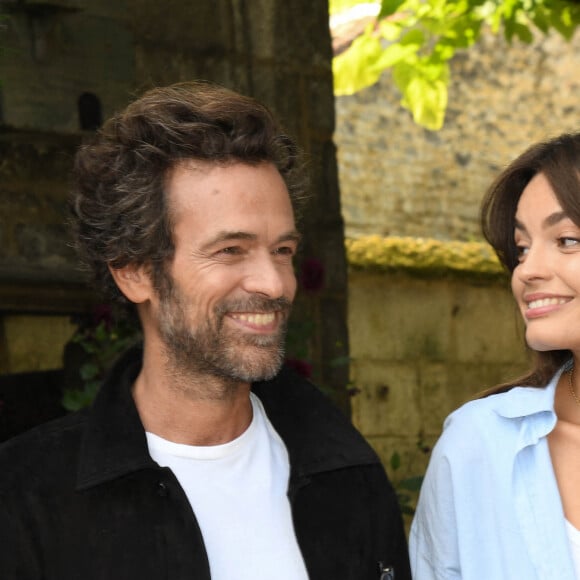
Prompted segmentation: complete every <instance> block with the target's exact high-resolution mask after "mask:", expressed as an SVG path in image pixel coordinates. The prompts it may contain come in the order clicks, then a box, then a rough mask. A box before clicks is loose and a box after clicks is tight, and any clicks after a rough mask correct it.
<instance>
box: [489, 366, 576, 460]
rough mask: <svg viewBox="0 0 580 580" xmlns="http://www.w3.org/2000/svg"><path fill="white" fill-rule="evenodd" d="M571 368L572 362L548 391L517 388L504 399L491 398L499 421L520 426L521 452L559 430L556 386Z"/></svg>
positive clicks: (555, 378)
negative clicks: (555, 400)
mask: <svg viewBox="0 0 580 580" xmlns="http://www.w3.org/2000/svg"><path fill="white" fill-rule="evenodd" d="M569 366H570V362H568V363H566V364H564V365H563V366H562V367H561V368H560V369H559V370H558V371H557V372H556V374H555V375H554V376H553V377H552V380H551V381H550V382H549V383H548V384H547V385H546V386H545V387H529V386H521V387H514V388H513V389H510V390H509V391H508V392H507V393H504V395H503V396H497V397H494V396H492V397H491V398H492V408H493V409H494V411H495V412H496V413H497V414H498V415H499V416H500V417H503V418H505V419H508V420H511V421H517V422H518V425H519V433H520V435H519V438H518V444H517V446H518V448H519V449H523V448H524V447H527V446H528V445H535V444H536V443H537V442H538V441H539V440H540V439H541V438H543V437H546V436H547V435H548V434H549V433H550V432H551V431H552V430H553V429H554V427H555V426H556V421H557V420H558V418H557V416H556V413H555V411H554V397H555V394H556V386H557V385H558V381H559V379H560V376H561V375H562V373H563V372H565V371H566V370H567V369H568V368H569ZM522 419H528V420H526V421H523V420H522Z"/></svg>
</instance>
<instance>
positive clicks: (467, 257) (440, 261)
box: [345, 236, 506, 281]
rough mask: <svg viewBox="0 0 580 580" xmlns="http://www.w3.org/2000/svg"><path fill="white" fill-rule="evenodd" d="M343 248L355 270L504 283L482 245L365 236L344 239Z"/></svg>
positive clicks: (488, 250) (495, 262) (487, 248)
mask: <svg viewBox="0 0 580 580" xmlns="http://www.w3.org/2000/svg"><path fill="white" fill-rule="evenodd" d="M345 244H346V252H347V259H348V263H349V265H350V267H351V268H354V269H356V270H367V271H372V272H404V273H407V274H412V275H414V276H418V277H426V278H433V277H437V278H438V277H441V276H444V277H445V276H454V277H463V278H472V279H481V278H485V279H487V280H490V281H493V280H498V281H500V280H502V281H503V280H505V279H506V272H505V270H504V269H503V267H502V265H501V264H500V262H499V260H498V258H497V256H496V255H495V253H494V251H493V249H492V248H491V246H489V244H486V243H484V242H459V241H441V240H435V239H431V238H412V237H396V236H390V237H381V236H364V237H360V238H356V239H352V238H351V239H347V240H346V241H345Z"/></svg>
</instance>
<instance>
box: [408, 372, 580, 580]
mask: <svg viewBox="0 0 580 580" xmlns="http://www.w3.org/2000/svg"><path fill="white" fill-rule="evenodd" d="M561 373H562V369H560V371H559V372H558V373H557V374H556V376H555V377H554V378H553V379H552V381H551V382H550V383H549V385H548V386H547V387H545V388H531V387H516V388H513V389H511V390H510V391H508V392H507V393H502V394H498V395H493V396H490V397H487V398H485V399H479V400H476V401H471V402H469V403H467V404H465V405H464V406H463V407H461V408H460V409H458V410H457V411H455V412H454V413H452V414H451V415H450V416H449V417H448V418H447V419H446V421H445V425H444V430H443V433H442V435H441V438H440V439H439V441H438V442H437V444H436V446H435V448H434V449H433V455H432V457H431V461H430V463H429V467H428V469H427V473H426V475H425V481H424V482H423V486H422V489H421V495H420V498H419V504H418V506H417V512H416V514H415V518H414V520H413V524H412V526H411V535H410V539H409V549H410V554H411V568H412V570H413V578H414V580H431V579H435V578H436V579H438V580H452V579H457V578H462V579H463V580H486V579H490V580H502V579H505V580H520V579H521V580H535V579H537V580H575V578H576V577H575V574H574V564H573V561H572V556H571V551H570V545H569V541H568V537H567V535H566V527H565V519H564V512H563V509H562V502H561V500H560V494H559V491H558V486H557V483H556V478H555V475H554V470H553V468H552V462H551V459H550V453H549V449H548V440H547V437H546V436H547V435H548V433H550V431H552V429H553V428H554V426H555V425H556V414H555V413H554V394H555V389H556V385H557V383H558V379H559V377H560V375H561ZM579 493H580V490H579Z"/></svg>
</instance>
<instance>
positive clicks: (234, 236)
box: [201, 231, 258, 250]
mask: <svg viewBox="0 0 580 580" xmlns="http://www.w3.org/2000/svg"><path fill="white" fill-rule="evenodd" d="M257 237H258V236H257V235H256V234H250V233H249V232H230V231H222V232H219V233H218V234H216V235H215V236H214V237H213V238H211V240H209V241H208V242H206V243H205V244H204V245H203V246H202V247H201V249H202V250H207V249H209V248H211V247H212V246H215V245H216V244H221V243H222V242H229V241H235V240H239V241H243V240H255V239H257Z"/></svg>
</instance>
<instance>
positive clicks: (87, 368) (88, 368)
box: [79, 362, 99, 381]
mask: <svg viewBox="0 0 580 580" xmlns="http://www.w3.org/2000/svg"><path fill="white" fill-rule="evenodd" d="M79 373H80V375H81V378H82V379H83V381H88V380H90V379H94V378H95V377H96V376H98V374H99V367H98V366H97V365H96V364H95V363H93V362H88V363H85V364H84V365H82V366H81V368H80V370H79Z"/></svg>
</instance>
